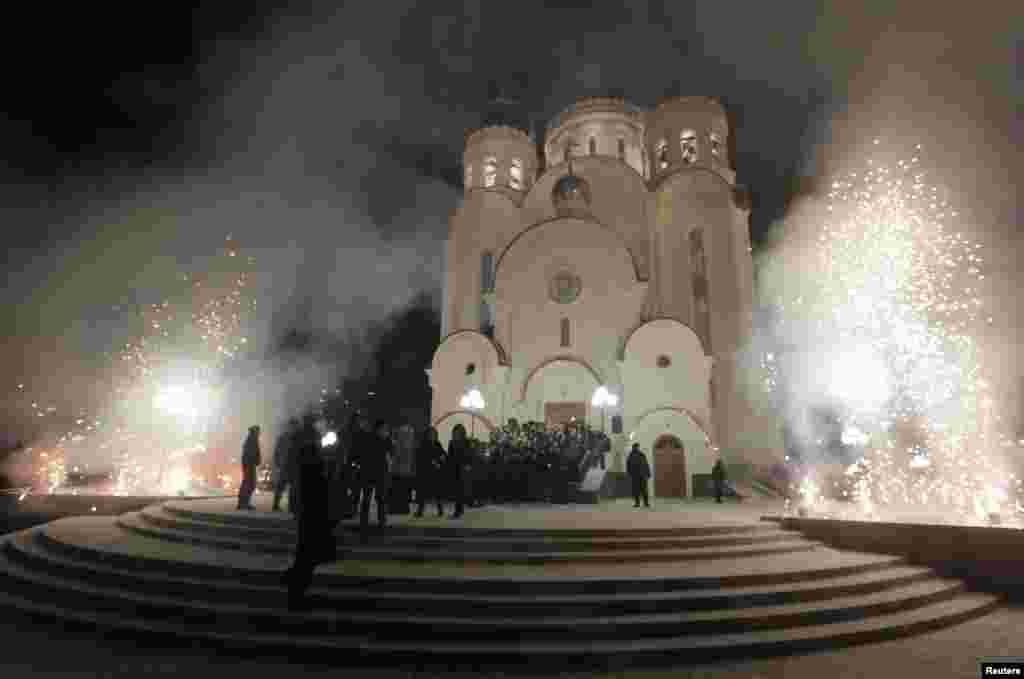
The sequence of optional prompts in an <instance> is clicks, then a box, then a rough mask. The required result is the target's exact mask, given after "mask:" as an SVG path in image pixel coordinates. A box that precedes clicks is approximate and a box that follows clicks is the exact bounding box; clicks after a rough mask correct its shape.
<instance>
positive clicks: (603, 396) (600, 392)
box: [590, 385, 619, 434]
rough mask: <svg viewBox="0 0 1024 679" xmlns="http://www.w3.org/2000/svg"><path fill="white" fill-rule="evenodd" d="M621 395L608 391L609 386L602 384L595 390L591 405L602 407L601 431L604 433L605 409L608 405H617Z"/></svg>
mask: <svg viewBox="0 0 1024 679" xmlns="http://www.w3.org/2000/svg"><path fill="white" fill-rule="evenodd" d="M618 402H619V397H618V396H616V395H615V394H613V393H611V392H610V391H608V387H606V386H603V385H602V386H600V387H598V388H597V389H596V390H595V391H594V397H593V398H592V399H590V405H592V406H594V407H595V408H600V409H601V433H602V434H603V433H604V410H605V408H607V407H615V405H616V404H617V403H618Z"/></svg>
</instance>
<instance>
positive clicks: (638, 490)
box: [626, 443, 651, 508]
mask: <svg viewBox="0 0 1024 679" xmlns="http://www.w3.org/2000/svg"><path fill="white" fill-rule="evenodd" d="M626 472H628V473H629V480H630V482H631V483H632V486H633V506H634V507H639V506H640V501H641V500H643V503H644V507H648V508H649V507H650V506H651V500H650V498H649V497H648V495H647V479H649V478H651V465H650V464H648V463H647V456H646V455H644V454H643V453H642V452H641V451H640V444H639V443H634V444H633V448H632V449H631V450H630V451H629V457H627V458H626Z"/></svg>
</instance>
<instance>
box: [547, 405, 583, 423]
mask: <svg viewBox="0 0 1024 679" xmlns="http://www.w3.org/2000/svg"><path fill="white" fill-rule="evenodd" d="M586 417H587V404H586V403H583V402H582V401H548V402H547V403H545V404H544V425H545V426H547V427H551V426H555V425H558V426H561V425H563V424H567V423H569V422H572V421H573V420H575V421H576V422H583V421H584V420H585V418H586Z"/></svg>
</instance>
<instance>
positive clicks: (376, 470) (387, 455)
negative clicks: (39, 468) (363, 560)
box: [359, 420, 394, 542]
mask: <svg viewBox="0 0 1024 679" xmlns="http://www.w3.org/2000/svg"><path fill="white" fill-rule="evenodd" d="M393 454H394V450H393V446H392V444H391V427H389V426H388V423H387V422H385V421H383V420H379V421H378V422H377V424H376V426H375V427H374V434H373V438H370V437H367V438H366V439H365V443H364V452H363V453H362V459H361V460H360V479H361V481H360V484H359V485H360V486H361V487H362V493H363V499H362V504H361V505H360V508H359V526H360V528H361V529H362V539H363V542H366V541H367V540H368V538H369V532H368V531H369V526H370V501H371V500H372V499H374V497H376V500H377V524H378V525H379V526H381V527H384V526H385V525H387V521H388V494H389V492H390V486H391V457H392V455H393Z"/></svg>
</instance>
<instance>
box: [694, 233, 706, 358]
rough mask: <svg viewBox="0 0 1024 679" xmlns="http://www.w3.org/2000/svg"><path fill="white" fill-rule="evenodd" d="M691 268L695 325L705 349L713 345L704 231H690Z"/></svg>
mask: <svg viewBox="0 0 1024 679" xmlns="http://www.w3.org/2000/svg"><path fill="white" fill-rule="evenodd" d="M690 270H691V271H693V325H694V331H695V332H696V333H697V336H698V337H700V340H701V343H702V344H703V345H704V349H705V351H710V346H711V312H710V308H709V305H708V272H707V257H706V256H705V254H704V233H703V232H702V231H701V230H700V229H694V230H693V231H691V232H690Z"/></svg>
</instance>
